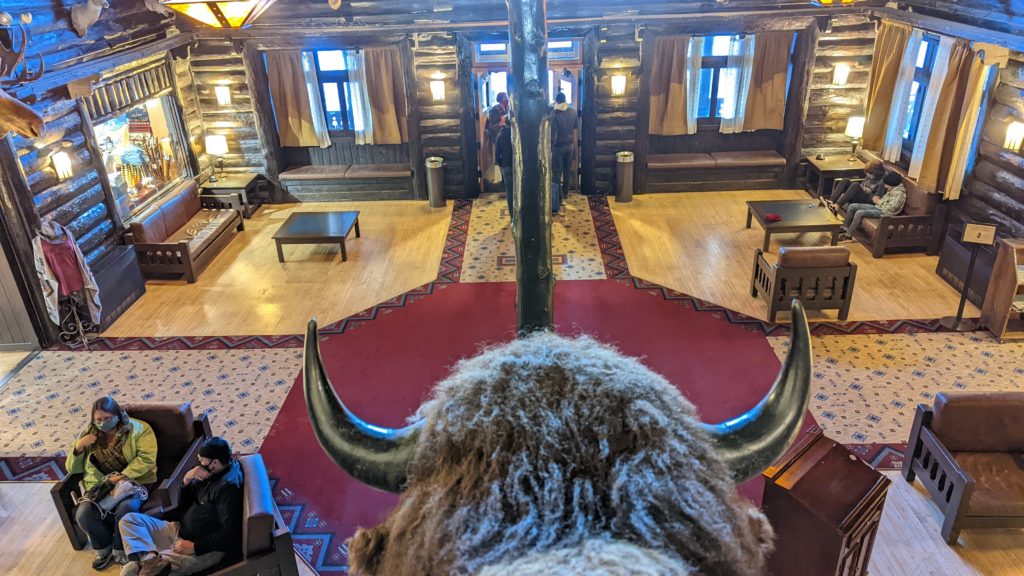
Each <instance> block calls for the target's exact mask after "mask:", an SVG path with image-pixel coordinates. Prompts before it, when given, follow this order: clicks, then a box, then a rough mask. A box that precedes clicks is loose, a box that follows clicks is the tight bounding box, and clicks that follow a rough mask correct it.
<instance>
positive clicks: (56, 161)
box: [50, 150, 74, 181]
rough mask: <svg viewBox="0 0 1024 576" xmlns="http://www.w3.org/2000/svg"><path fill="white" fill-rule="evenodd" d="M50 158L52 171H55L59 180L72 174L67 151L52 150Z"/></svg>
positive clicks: (65, 178)
mask: <svg viewBox="0 0 1024 576" xmlns="http://www.w3.org/2000/svg"><path fill="white" fill-rule="evenodd" d="M50 160H51V161H53V171H54V172H56V173H57V178H58V179H60V180H61V181H64V180H67V179H68V178H71V176H73V175H74V171H73V170H72V169H71V157H69V156H68V153H67V152H65V151H63V150H61V151H59V152H54V153H53V154H52V155H51V156H50Z"/></svg>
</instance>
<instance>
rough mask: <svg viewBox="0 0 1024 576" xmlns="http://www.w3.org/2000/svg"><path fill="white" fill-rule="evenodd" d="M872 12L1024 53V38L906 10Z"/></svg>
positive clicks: (879, 16) (874, 9) (879, 15)
mask: <svg viewBox="0 0 1024 576" xmlns="http://www.w3.org/2000/svg"><path fill="white" fill-rule="evenodd" d="M870 12H871V15H872V16H875V17H877V18H889V19H891V20H896V21H897V22H904V23H906V24H910V25H911V26H913V27H915V28H921V29H922V30H927V31H929V32H935V33H937V34H943V35H946V36H953V37H956V38H964V39H965V40H972V41H975V42H988V43H989V44H995V45H996V46H1004V47H1006V48H1009V49H1010V50H1016V51H1017V52H1024V36H1018V35H1016V34H1009V33H1007V32H998V31H996V30H988V29H985V28H980V27H978V26H972V25H970V24H964V23H961V22H954V21H952V20H946V19H945V18H939V17H937V16H926V15H924V14H917V13H915V12H907V11H906V10H894V9H892V8H872V9H871V10H870Z"/></svg>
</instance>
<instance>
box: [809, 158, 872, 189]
mask: <svg viewBox="0 0 1024 576" xmlns="http://www.w3.org/2000/svg"><path fill="white" fill-rule="evenodd" d="M864 166H865V164H864V162H862V161H861V160H860V159H859V158H858V159H856V160H848V159H847V157H846V156H828V157H826V158H825V159H824V160H819V159H817V158H814V157H813V156H811V157H808V158H807V172H806V178H807V185H808V186H810V190H809V192H810V193H811V195H813V196H814V197H815V198H821V195H822V194H828V193H831V191H832V183H833V182H835V180H836V178H853V177H857V176H863V175H864Z"/></svg>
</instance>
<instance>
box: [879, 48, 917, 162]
mask: <svg viewBox="0 0 1024 576" xmlns="http://www.w3.org/2000/svg"><path fill="white" fill-rule="evenodd" d="M923 35H924V34H923V33H922V32H921V31H920V30H914V31H912V32H911V33H910V39H909V40H908V41H907V48H906V49H905V50H904V51H903V58H902V59H901V60H900V73H899V76H898V77H897V78H896V86H895V89H894V90H893V93H892V101H893V103H894V105H893V106H892V109H891V110H890V111H889V120H888V121H887V122H886V126H885V143H884V145H883V146H882V159H883V160H888V161H889V162H898V161H899V159H900V154H901V152H902V150H903V128H904V127H905V126H906V125H907V114H908V113H909V109H908V103H909V101H910V89H911V87H912V86H913V84H914V72H915V70H916V69H917V53H918V52H919V51H920V49H921V37H922V36H923ZM927 97H928V96H927V94H926V95H925V98H927ZM923 104H924V103H923V102H921V103H919V104H918V105H919V106H920V105H923Z"/></svg>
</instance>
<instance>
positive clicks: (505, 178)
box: [501, 166, 516, 220]
mask: <svg viewBox="0 0 1024 576" xmlns="http://www.w3.org/2000/svg"><path fill="white" fill-rule="evenodd" d="M501 181H502V183H504V185H505V200H507V201H508V217H509V220H512V219H513V218H515V215H514V214H512V192H513V189H514V188H515V182H516V181H515V174H514V173H513V170H512V167H511V166H502V167H501Z"/></svg>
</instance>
